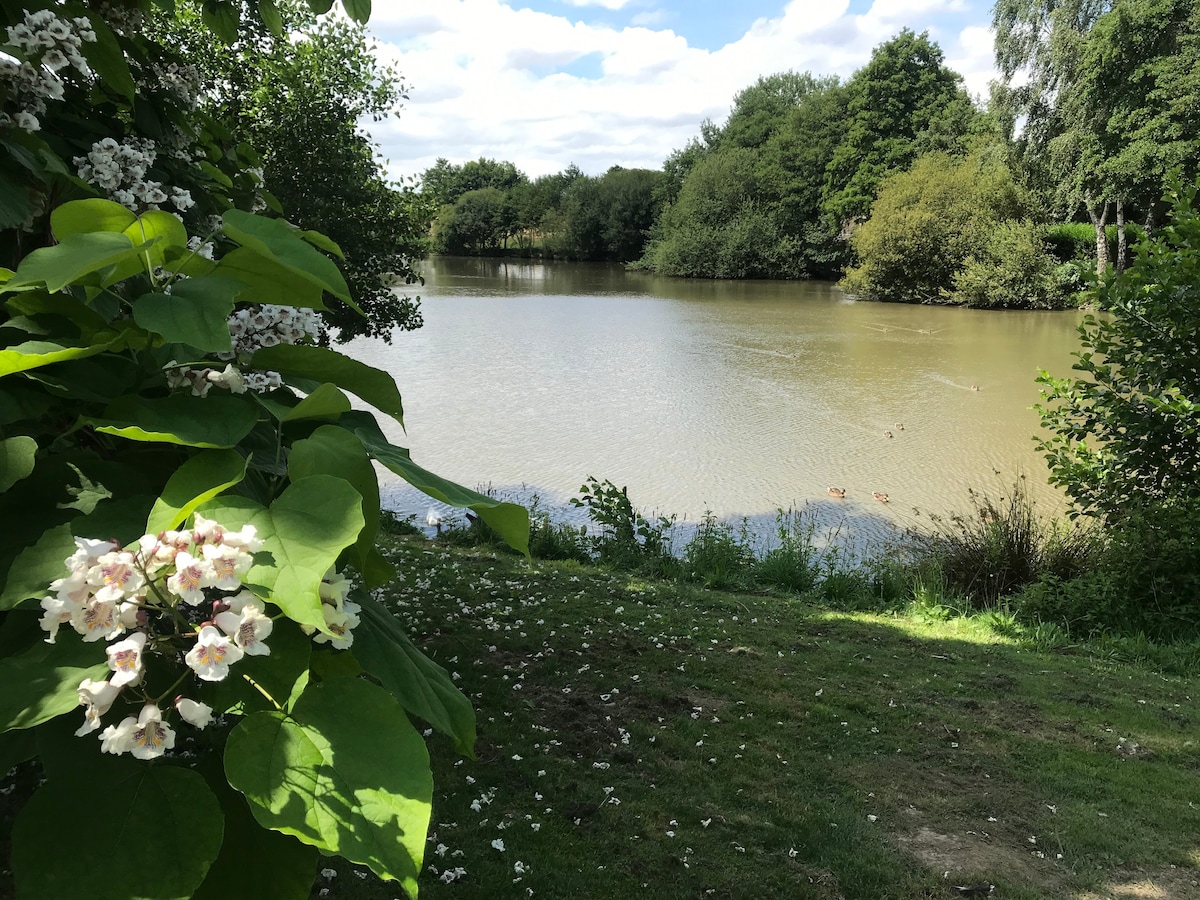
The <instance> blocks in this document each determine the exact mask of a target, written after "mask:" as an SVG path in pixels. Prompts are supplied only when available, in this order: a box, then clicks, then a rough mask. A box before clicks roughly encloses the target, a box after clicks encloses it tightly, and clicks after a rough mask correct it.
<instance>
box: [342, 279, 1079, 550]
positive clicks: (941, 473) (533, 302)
mask: <svg viewBox="0 0 1200 900" xmlns="http://www.w3.org/2000/svg"><path fill="white" fill-rule="evenodd" d="M423 272H424V275H425V278H426V284H425V287H424V288H423V289H421V291H420V294H421V297H422V311H423V313H424V316H425V327H424V328H422V329H420V330H419V331H416V332H413V333H409V334H397V335H396V337H395V339H394V342H393V343H392V344H391V345H390V346H388V345H385V344H383V343H381V342H368V341H357V342H355V343H353V344H351V345H350V347H349V350H348V352H350V353H351V354H352V355H354V356H356V357H357V358H359V359H362V360H364V361H366V362H369V363H371V364H372V365H375V366H378V367H380V368H383V369H386V370H388V371H389V372H391V373H392V374H393V375H394V376H395V377H396V380H397V382H398V383H399V385H400V390H401V393H402V394H403V396H404V406H405V422H406V425H407V427H408V433H407V434H404V433H402V432H401V431H400V429H399V428H396V429H394V432H393V434H392V435H391V437H392V439H393V440H394V441H395V442H397V443H400V444H402V445H404V446H408V447H410V448H411V450H412V453H413V457H414V459H416V460H417V461H418V462H420V463H422V464H424V465H426V466H428V467H429V468H431V469H433V470H434V471H436V472H437V473H439V474H441V475H444V476H446V477H449V478H453V479H455V480H458V481H459V482H461V483H464V484H466V485H468V486H472V487H479V486H480V485H491V486H492V488H494V489H497V490H499V491H500V492H501V493H503V494H506V495H508V496H510V497H511V498H514V499H524V500H527V499H528V498H529V496H530V495H531V494H532V493H537V494H538V495H539V496H540V497H541V498H542V502H543V503H544V504H548V505H549V506H551V507H552V508H556V509H559V511H560V513H562V514H563V515H564V516H566V515H569V513H567V512H566V511H565V509H563V506H564V504H565V501H566V499H567V498H568V497H570V496H572V495H573V494H575V493H577V491H578V488H579V486H580V484H581V483H582V482H583V480H584V478H585V477H586V476H587V475H596V476H597V477H599V478H601V479H603V478H610V479H612V480H613V481H614V482H616V483H617V484H618V485H628V487H629V493H630V496H631V497H632V498H633V500H634V502H635V504H637V505H640V506H643V507H645V508H646V509H648V510H650V509H653V510H657V511H663V512H673V513H677V514H679V515H680V516H686V517H687V518H689V519H691V520H695V519H696V518H697V517H699V516H700V515H702V514H703V513H704V512H705V510H712V511H713V512H714V513H716V514H717V515H719V516H736V517H742V516H747V517H750V519H751V524H752V526H753V527H755V528H756V529H759V530H766V531H770V524H771V523H772V522H773V521H774V512H775V510H776V508H777V507H780V506H783V507H787V506H789V505H793V504H794V505H796V506H800V505H803V504H806V503H807V504H810V510H811V511H812V512H813V513H814V514H815V515H816V516H817V517H818V518H819V520H820V521H821V522H822V523H823V524H837V523H839V522H841V523H844V526H845V528H846V529H847V530H852V531H854V532H856V533H858V534H859V535H860V536H863V535H866V536H868V537H870V536H882V535H884V534H886V532H887V531H888V529H889V528H890V527H891V526H894V525H897V524H898V525H901V526H903V525H906V524H909V523H910V522H912V521H913V520H914V509H919V510H920V511H921V513H922V514H927V513H929V512H947V511H954V510H959V511H962V510H966V509H969V508H970V504H969V500H968V494H967V491H968V488H975V489H977V490H979V489H983V490H985V491H987V492H988V493H990V494H991V495H993V496H997V495H999V494H1001V493H1003V491H1004V490H1005V489H1006V487H1007V486H1008V485H1009V484H1011V482H1012V481H1013V479H1014V478H1015V477H1016V476H1018V475H1019V474H1021V473H1024V474H1025V475H1027V481H1028V483H1029V484H1030V485H1031V488H1032V493H1033V494H1034V495H1035V496H1036V497H1037V498H1038V500H1039V506H1040V508H1042V509H1043V510H1046V511H1053V510H1054V509H1056V508H1058V507H1059V505H1060V500H1059V498H1058V496H1057V494H1056V493H1055V492H1053V491H1052V490H1051V489H1050V488H1048V487H1045V484H1044V482H1045V476H1046V470H1045V466H1044V463H1043V462H1042V460H1041V458H1040V456H1039V455H1038V454H1037V453H1036V452H1035V449H1034V444H1033V440H1032V435H1034V434H1035V432H1037V430H1038V420H1037V415H1036V413H1034V412H1033V411H1032V410H1031V409H1030V406H1031V405H1032V404H1033V403H1035V402H1036V401H1037V399H1038V389H1037V386H1036V385H1035V384H1034V380H1033V379H1034V377H1035V375H1036V374H1037V370H1038V369H1039V368H1047V369H1049V370H1051V371H1053V372H1055V373H1059V374H1063V373H1066V372H1068V371H1069V369H1070V364H1071V357H1070V354H1071V352H1072V351H1073V350H1075V349H1077V335H1076V332H1075V327H1076V325H1077V324H1078V320H1079V315H1078V314H1077V313H1075V312H1062V313H1046V312H983V311H972V310H961V309H949V308H943V307H926V306H910V305H900V304H879V303H858V302H854V301H853V300H851V299H850V298H848V297H847V296H846V295H845V294H843V293H842V292H841V291H839V290H838V289H837V288H836V287H834V286H833V285H831V284H826V283H813V282H762V281H759V282H738V283H726V282H695V281H686V280H678V279H668V278H658V277H655V276H651V275H644V274H637V273H626V272H625V271H623V270H622V269H621V268H619V267H615V266H605V265H593V264H575V263H549V264H541V263H528V262H521V261H503V260H477V259H471V260H467V259H435V260H430V261H428V262H426V263H425V264H424V267H423ZM972 386H977V388H978V390H974V389H973V388H972ZM901 426H903V428H901ZM888 432H890V433H891V434H892V437H890V438H889V437H887V433H888ZM994 470H999V471H1000V473H1001V475H999V476H997V475H995V474H994ZM382 477H383V480H384V492H385V503H386V504H387V505H389V506H391V507H392V508H396V509H399V510H401V511H402V512H416V513H419V514H421V517H422V519H423V517H424V512H425V510H426V507H427V506H429V505H430V504H429V503H428V501H427V500H426V499H424V498H423V497H421V496H420V495H417V494H416V493H415V492H413V491H412V490H411V489H408V490H406V489H404V488H403V487H402V483H397V482H396V481H394V480H391V479H392V478H393V477H392V476H390V474H388V473H383V476H382ZM830 485H836V486H839V487H844V488H845V489H846V491H847V496H846V500H845V501H835V500H832V499H831V498H830V497H829V496H828V493H827V488H828V487H829V486H830ZM873 491H881V492H886V493H887V494H888V495H889V496H890V498H891V502H890V504H889V505H887V506H886V507H885V506H883V505H882V504H880V503H877V502H874V501H873V500H872V497H871V494H872V492H873Z"/></svg>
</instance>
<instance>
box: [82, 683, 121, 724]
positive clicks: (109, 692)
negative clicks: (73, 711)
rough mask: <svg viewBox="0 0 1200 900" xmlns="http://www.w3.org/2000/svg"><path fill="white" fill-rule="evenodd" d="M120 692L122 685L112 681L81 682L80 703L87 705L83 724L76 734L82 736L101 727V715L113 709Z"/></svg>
mask: <svg viewBox="0 0 1200 900" xmlns="http://www.w3.org/2000/svg"><path fill="white" fill-rule="evenodd" d="M120 693H121V688H120V686H119V685H116V684H113V683H112V682H110V681H92V679H90V678H85V679H83V681H82V682H80V684H79V705H80V706H82V707H85V709H84V711H83V724H82V725H81V726H80V727H79V730H78V731H76V732H75V736H76V737H82V736H83V735H85V734H90V733H91V732H93V731H95V730H96V729H97V728H99V727H100V717H101V716H102V715H104V714H105V713H106V712H108V711H109V710H110V709H112V705H113V701H115V700H116V699H117V695H118V694H120Z"/></svg>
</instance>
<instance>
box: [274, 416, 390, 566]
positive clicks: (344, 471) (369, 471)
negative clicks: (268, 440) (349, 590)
mask: <svg viewBox="0 0 1200 900" xmlns="http://www.w3.org/2000/svg"><path fill="white" fill-rule="evenodd" d="M311 475H332V476H333V477H335V478H344V479H345V480H346V481H348V482H349V483H350V484H351V485H352V486H353V487H354V489H355V490H356V491H358V493H359V495H360V496H361V497H362V514H363V520H364V522H365V523H366V524H364V526H363V529H362V531H361V532H359V535H358V540H357V541H356V542H355V544H354V562H355V565H357V566H358V569H359V571H360V572H362V571H364V569H365V567H366V564H367V559H368V558H369V557H370V554H371V553H372V551H374V549H375V535H376V533H377V532H378V531H379V476H377V475H376V474H375V467H374V466H373V465H371V459H370V457H368V456H367V451H366V450H364V449H363V446H362V444H361V443H359V441H358V440H357V439H356V438H355V437H354V435H352V434H350V433H349V432H348V431H346V429H344V428H338V427H337V426H336V425H322V426H321V427H320V428H318V429H317V430H316V431H314V432H313V433H312V434H311V435H309V436H308V437H307V438H305V439H304V440H300V441H296V442H295V443H294V444H293V445H292V452H291V453H290V454H289V455H288V477H290V478H291V480H292V481H293V482H298V481H300V480H301V479H303V478H307V477H309V476H311ZM367 586H368V587H369V588H376V587H379V583H369V584H368V585H367Z"/></svg>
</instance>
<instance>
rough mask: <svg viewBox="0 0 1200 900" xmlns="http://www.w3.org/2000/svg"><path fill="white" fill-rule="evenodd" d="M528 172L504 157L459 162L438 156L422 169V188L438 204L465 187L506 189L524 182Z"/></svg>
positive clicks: (457, 196)
mask: <svg viewBox="0 0 1200 900" xmlns="http://www.w3.org/2000/svg"><path fill="white" fill-rule="evenodd" d="M528 180H529V178H528V176H526V175H525V173H524V172H522V171H521V170H520V169H518V168H517V167H516V166H515V165H514V164H513V163H511V162H508V161H507V160H504V161H500V162H498V161H497V160H494V159H487V158H485V157H482V156H481V157H480V158H479V159H475V160H470V161H468V162H465V163H463V164H461V165H456V164H454V163H451V162H450V161H449V160H447V159H445V158H441V157H439V158H438V160H437V161H436V162H435V163H434V165H432V166H430V167H429V168H428V169H426V170H425V171H424V172H423V173H421V192H422V193H423V194H425V195H426V196H427V197H428V198H429V199H430V200H431V201H432V202H433V203H435V204H436V205H437V206H439V207H440V206H445V205H446V204H447V203H454V202H456V201H457V200H458V198H459V197H461V196H462V195H463V194H465V193H467V192H468V191H480V190H483V189H484V188H496V189H498V190H500V191H509V190H511V189H512V188H514V187H516V186H517V185H519V184H522V183H524V182H527V181H528Z"/></svg>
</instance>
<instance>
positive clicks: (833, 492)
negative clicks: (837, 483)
mask: <svg viewBox="0 0 1200 900" xmlns="http://www.w3.org/2000/svg"><path fill="white" fill-rule="evenodd" d="M829 496H830V497H836V498H837V499H838V500H845V499H846V489H845V488H840V487H831V488H830V489H829Z"/></svg>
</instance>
